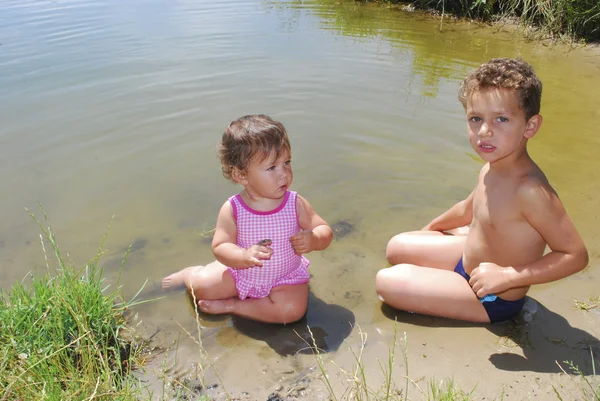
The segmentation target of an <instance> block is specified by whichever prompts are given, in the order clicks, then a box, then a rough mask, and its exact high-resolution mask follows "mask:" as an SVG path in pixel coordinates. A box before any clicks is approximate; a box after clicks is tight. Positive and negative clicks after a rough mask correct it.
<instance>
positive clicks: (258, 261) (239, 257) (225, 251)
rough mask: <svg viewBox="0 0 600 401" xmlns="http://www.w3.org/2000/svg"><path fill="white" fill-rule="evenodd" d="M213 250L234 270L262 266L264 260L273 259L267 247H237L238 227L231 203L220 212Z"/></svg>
mask: <svg viewBox="0 0 600 401" xmlns="http://www.w3.org/2000/svg"><path fill="white" fill-rule="evenodd" d="M212 250H213V253H214V255H215V258H217V260H218V261H219V262H221V263H222V264H224V265H225V266H229V267H231V268H234V269H246V268H248V267H254V266H262V265H263V263H262V259H269V258H270V257H271V252H270V251H269V249H268V248H267V247H265V246H261V245H253V246H251V247H250V248H248V249H244V248H241V247H239V246H238V245H237V227H236V225H235V218H234V217H233V210H232V208H231V203H230V202H229V201H226V202H225V203H224V204H223V206H222V207H221V210H220V211H219V216H218V217H217V227H216V229H215V235H214V237H213V241H212Z"/></svg>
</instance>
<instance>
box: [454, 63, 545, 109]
mask: <svg viewBox="0 0 600 401" xmlns="http://www.w3.org/2000/svg"><path fill="white" fill-rule="evenodd" d="M489 88H504V89H509V90H513V91H515V92H517V94H518V96H519V106H520V107H521V110H523V111H524V112H525V118H526V119H527V120H529V118H531V116H534V115H536V114H539V112H540V103H541V100H542V82H541V81H540V79H539V78H538V77H537V75H536V74H535V71H534V70H533V68H532V67H531V66H530V65H529V64H527V63H526V62H525V61H523V60H522V59H520V58H519V59H510V58H495V59H492V60H490V61H488V62H487V63H485V64H482V65H481V66H480V67H479V68H478V69H476V70H475V71H473V72H472V73H470V74H469V75H468V76H467V77H466V78H465V80H464V81H463V82H462V85H461V86H460V89H459V91H458V100H460V102H461V103H462V105H463V107H464V108H465V109H466V108H467V100H468V99H469V98H470V97H471V95H472V94H473V93H474V92H476V91H480V90H484V89H489Z"/></svg>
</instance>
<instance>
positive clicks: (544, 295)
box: [0, 0, 600, 392]
mask: <svg viewBox="0 0 600 401" xmlns="http://www.w3.org/2000/svg"><path fill="white" fill-rule="evenodd" d="M0 8H1V9H2V13H1V14H0V87H1V88H2V89H1V90H0V121H2V124H1V126H0V149H2V152H1V153H0V166H1V171H2V174H1V175H0V191H1V193H0V202H1V203H0V206H1V207H0V221H1V222H2V225H1V226H0V227H1V229H0V266H1V269H0V285H2V288H8V287H9V286H10V285H11V284H13V283H15V282H17V281H20V280H22V279H23V278H24V277H25V276H26V275H27V274H28V272H30V271H31V272H36V273H43V272H44V271H45V269H46V267H45V262H44V255H43V252H42V247H41V245H40V241H39V237H38V234H39V230H38V227H37V226H36V224H35V223H34V222H33V221H32V219H31V218H30V217H29V216H28V215H27V214H26V213H25V212H24V211H23V208H24V207H28V208H30V209H32V210H34V211H36V209H37V205H36V202H37V201H39V202H41V203H42V204H43V206H44V208H45V210H46V212H47V213H48V215H49V218H50V220H51V222H52V227H53V229H54V231H55V234H56V236H57V238H58V242H59V245H60V246H61V248H62V251H63V253H66V252H68V253H69V256H70V258H71V260H72V261H73V263H74V264H76V265H78V266H81V265H83V264H84V263H85V262H86V261H87V260H89V259H90V258H91V257H93V256H94V255H95V254H96V251H97V249H98V246H99V244H100V240H101V237H102V236H103V234H104V231H105V229H106V228H107V226H108V225H109V223H110V222H111V220H112V224H111V227H110V232H109V235H108V238H107V240H106V242H105V247H106V254H105V256H104V258H103V261H104V265H105V274H106V276H107V280H108V282H110V283H114V282H115V281H116V278H117V275H118V272H119V268H120V266H121V260H122V258H123V256H124V255H125V252H126V250H127V248H128V246H129V245H132V244H133V247H132V252H131V254H130V255H129V257H128V260H127V262H126V263H125V267H124V269H123V271H122V273H121V285H122V286H123V290H124V292H125V294H126V295H127V296H132V295H134V294H135V293H136V292H137V290H138V289H139V288H140V287H141V286H142V285H143V284H144V283H145V282H146V280H147V281H148V284H147V285H146V288H145V290H144V291H145V292H144V297H146V298H149V297H152V296H156V295H161V294H160V291H158V288H157V287H158V284H159V283H160V279H161V278H162V277H163V276H164V275H166V274H168V273H170V272H172V271H174V270H177V269H179V268H181V267H184V266H188V265H192V264H204V263H206V262H208V261H210V260H211V258H212V254H211V250H210V245H209V241H208V240H207V239H206V238H205V237H206V235H209V233H208V232H209V231H210V230H211V229H212V228H213V227H214V224H215V220H216V215H217V212H218V209H219V207H220V206H221V204H222V203H223V201H224V200H225V199H226V198H227V197H228V196H230V195H231V194H232V193H234V192H235V191H238V190H239V188H236V187H235V186H234V185H232V184H229V183H228V182H226V181H225V180H224V179H223V177H222V176H221V174H220V168H219V165H218V161H217V159H216V156H215V145H216V143H217V141H218V140H219V137H220V134H221V133H222V131H223V129H224V128H225V126H226V125H227V124H228V122H229V121H230V120H232V119H234V118H237V117H239V116H241V115H244V114H249V113H266V114H269V115H271V116H273V117H274V118H277V119H280V120H281V121H282V122H283V123H284V124H285V125H286V127H287V129H288V132H289V133H290V137H291V141H292V146H293V156H294V161H293V165H294V172H295V178H296V179H295V182H294V186H293V187H294V188H293V189H295V190H297V191H299V192H300V193H301V194H302V195H304V196H305V197H306V198H307V199H309V200H310V201H311V203H312V204H313V206H314V207H315V208H316V210H317V211H318V212H319V214H321V216H323V217H324V218H325V219H326V220H328V221H329V222H330V223H333V222H336V221H339V220H344V221H345V220H349V221H350V222H352V223H353V225H354V228H355V230H354V231H353V232H352V233H350V234H349V235H348V236H346V237H344V238H340V239H339V240H338V241H336V242H335V243H333V244H332V246H331V247H330V248H329V249H327V250H326V251H324V252H315V253H313V254H311V255H309V258H310V259H311V261H312V267H311V271H312V274H313V280H312V282H311V291H312V295H311V303H310V306H309V312H308V315H307V318H306V320H305V321H302V322H300V323H299V324H297V325H295V326H293V327H292V328H288V329H282V328H274V327H272V326H264V325H255V324H251V323H248V322H243V321H239V320H235V319H234V320H232V319H230V318H228V317H225V318H215V319H210V318H206V319H203V321H202V324H203V325H204V326H206V327H207V328H206V330H205V332H204V335H203V338H204V344H205V346H206V347H207V349H208V351H209V353H210V354H211V355H212V356H213V357H214V358H216V359H217V360H218V366H219V368H220V369H221V370H223V371H224V372H225V373H226V374H227V375H229V377H235V378H236V380H235V383H230V384H229V386H230V387H231V388H233V389H234V390H240V389H248V390H249V391H258V390H256V389H267V390H265V391H267V392H268V391H270V390H269V389H271V388H272V386H273V385H274V384H275V383H277V382H278V380H280V377H281V372H290V371H291V372H295V373H294V375H296V374H300V373H302V372H303V369H308V368H309V367H310V366H312V365H311V364H312V363H313V360H312V357H311V356H309V355H303V353H302V352H301V353H300V354H298V355H296V353H297V352H298V351H299V350H300V349H304V348H305V345H306V344H304V342H303V341H304V340H303V339H306V336H307V332H306V328H305V327H306V324H308V325H310V326H311V327H312V328H313V329H314V332H315V336H316V338H317V340H318V341H319V345H320V346H321V348H323V349H324V350H326V351H328V352H329V354H330V355H336V352H334V351H338V350H340V348H341V351H342V352H338V354H341V355H340V358H341V359H343V358H344V355H343V350H344V349H345V348H346V346H344V345H343V341H344V340H345V339H348V338H351V337H352V336H355V335H356V328H354V329H352V328H351V327H350V324H349V323H353V324H358V325H360V327H361V328H362V330H363V331H365V332H367V333H370V335H371V338H375V339H376V340H375V341H374V343H376V344H379V341H381V343H382V344H383V343H384V342H385V341H387V340H388V339H389V335H390V332H391V327H392V323H391V322H392V320H391V319H390V317H392V318H393V314H392V315H390V313H387V314H386V313H384V312H386V311H385V309H384V310H383V311H382V309H381V307H380V304H379V302H378V300H377V298H376V296H375V294H374V291H373V286H374V276H375V273H376V272H377V270H378V269H380V268H381V267H383V266H385V258H384V252H383V251H384V249H385V244H386V243H387V241H388V239H389V238H390V237H391V236H392V235H393V234H395V233H397V232H400V231H406V230H412V229H416V228H420V227H422V226H423V225H424V224H425V223H427V222H428V221H429V220H430V219H431V218H432V217H433V216H435V215H437V214H439V213H440V212H442V211H444V210H445V208H447V207H449V206H450V205H452V204H453V203H454V202H456V201H458V200H460V199H462V198H464V197H465V196H466V195H468V193H469V192H470V191H471V189H472V187H473V185H474V183H475V179H476V176H477V171H478V169H479V168H480V166H481V164H480V163H479V161H478V160H477V158H476V156H475V155H474V152H473V151H472V150H471V149H470V147H469V144H468V141H467V139H466V134H465V123H464V116H463V111H462V107H461V105H460V104H459V102H458V101H457V100H456V92H457V89H458V84H459V81H460V79H461V78H462V77H463V76H464V75H465V74H466V72H467V71H469V70H470V69H472V68H474V67H476V66H477V65H479V64H480V63H482V62H484V61H486V60H487V59H489V58H492V57H517V56H519V57H523V58H524V59H525V60H527V61H528V62H530V63H531V64H532V65H533V66H534V67H535V68H536V71H537V72H538V74H539V76H540V77H541V79H542V80H543V82H544V95H543V103H542V114H543V116H544V124H543V127H542V129H541V131H540V132H539V134H538V135H537V136H536V137H535V138H534V139H533V140H532V141H531V142H530V152H531V154H532V156H533V157H534V159H535V160H536V161H538V163H539V164H540V165H541V166H542V168H543V169H544V170H545V171H546V173H547V175H548V177H549V179H550V180H551V182H552V183H553V185H554V186H555V188H556V189H557V191H558V192H559V194H560V195H561V198H562V200H563V202H564V204H565V206H566V207H567V209H568V211H569V213H570V215H571V217H572V218H573V220H574V221H575V223H576V225H577V227H578V229H579V230H580V232H581V234H582V236H583V237H584V240H585V241H586V243H587V245H588V248H589V250H590V256H591V262H590V268H588V270H586V271H584V272H582V273H580V274H579V275H577V276H576V277H573V278H570V279H567V280H564V281H562V282H560V283H558V284H551V285H544V286H540V287H538V288H535V289H534V290H533V291H532V292H531V296H532V297H533V298H535V299H536V300H537V301H538V302H539V303H540V304H541V305H543V306H545V308H544V310H551V312H549V314H551V315H552V316H555V315H556V316H564V317H567V318H568V319H569V321H575V322H578V323H577V324H580V325H581V326H582V330H584V332H589V333H590V335H591V336H592V337H594V338H597V337H598V336H599V335H600V333H598V331H597V330H598V329H597V327H598V325H597V324H594V323H597V320H594V319H593V318H592V317H591V316H595V315H586V316H583V315H581V314H579V312H577V311H576V310H575V309H574V308H573V303H572V300H573V299H574V298H577V299H586V298H587V297H589V296H597V295H599V294H598V291H597V288H598V283H599V278H598V271H597V265H598V261H599V259H600V247H599V244H600V224H598V223H599V218H598V210H600V201H599V200H598V199H599V198H596V195H598V194H599V193H598V187H597V182H598V177H599V176H600V159H598V158H597V157H596V152H597V151H598V149H600V147H599V145H600V139H599V138H598V136H597V133H596V131H597V127H598V125H599V124H600V111H599V110H600V109H599V108H598V104H600V79H598V77H599V76H600V57H599V54H600V53H599V52H598V51H591V50H589V49H569V48H566V47H562V46H550V45H548V44H543V43H538V42H530V41H526V40H523V39H519V38H518V37H516V36H515V35H513V34H512V33H510V32H509V29H502V28H501V27H500V28H498V27H497V28H489V27H481V26H479V25H476V24H467V23H453V22H446V21H445V22H444V24H443V25H442V26H440V22H439V20H438V19H435V18H431V17H428V16H425V15H422V14H419V13H410V12H405V11H402V10H400V9H399V8H397V7H394V6H383V5H375V4H362V3H356V2H352V1H329V0H320V1H318V0H314V1H261V0H247V1H230V2H226V3H218V2H217V3H215V2H211V1H204V0H201V1H185V0H182V1H177V2H170V1H164V0H152V1H133V2H126V3H123V2H118V1H115V0H102V1H100V0H62V1H59V0H56V1H32V0H19V1H16V0H0ZM37 214H38V215H39V213H37ZM113 216H114V218H113ZM546 308H547V309H546ZM135 312H136V313H137V314H138V317H139V319H140V320H141V321H142V322H143V324H142V325H143V326H144V328H145V329H147V330H148V332H150V334H154V333H157V334H156V335H155V336H154V337H153V339H154V340H155V341H156V342H157V343H158V344H159V345H161V346H165V345H167V344H171V343H172V342H173V341H178V342H179V345H180V351H179V352H178V355H177V358H175V357H174V356H173V355H172V354H168V353H167V361H168V363H167V365H168V366H169V368H168V372H169V374H172V375H174V376H176V377H185V376H189V375H190V374H192V373H193V371H194V364H195V363H197V362H198V360H199V356H198V353H197V347H196V345H195V344H194V342H193V341H191V340H190V339H189V338H188V337H187V336H186V335H185V334H182V331H181V327H180V326H179V324H181V325H182V326H183V327H185V328H186V329H188V330H190V331H194V330H195V323H194V321H193V309H192V308H191V307H190V304H189V301H188V300H187V298H186V296H185V295H184V294H183V293H171V294H169V295H168V296H167V298H165V299H161V300H159V301H156V302H154V303H152V304H147V305H144V306H141V307H138V308H136V309H135ZM399 319H400V321H401V323H400V324H399V329H400V330H401V331H406V332H407V336H408V338H409V339H410V338H419V339H421V338H423V339H429V340H428V341H430V344H431V341H433V342H435V343H439V344H443V346H444V347H446V348H451V349H453V350H454V351H453V352H455V353H456V354H457V355H460V354H461V352H463V348H462V347H463V345H462V344H463V342H462V341H461V339H462V337H463V336H464V335H465V333H467V334H468V335H470V336H471V337H472V338H473V344H475V345H474V347H477V352H478V353H479V354H483V355H487V354H489V352H488V351H489V349H488V348H489V343H490V342H493V341H494V340H493V339H495V338H496V335H495V334H492V333H491V332H488V331H485V330H481V329H480V328H473V327H470V326H467V327H465V328H462V329H461V330H457V329H456V328H455V327H453V326H454V325H453V324H450V323H448V322H446V321H441V320H438V319H429V318H423V319H420V318H416V317H411V316H405V315H400V317H399ZM557 319H558V318H557ZM559 320H560V319H559ZM561 321H562V320H561ZM431 326H433V327H436V328H438V330H431ZM567 326H568V329H570V328H571V326H569V324H567ZM588 326H589V327H588ZM440 327H441V328H440ZM594 327H596V328H594ZM293 328H295V329H296V330H297V331H299V332H300V336H297V335H295V334H294V333H293V331H292V329H293ZM568 329H567V330H566V331H567V332H569V330H568ZM417 341H420V340H417ZM440 346H442V345H440ZM486 347H488V348H486ZM552 350H554V351H556V350H555V349H554V348H552ZM569 350H571V349H569ZM372 352H374V353H376V351H375V350H373V351H372ZM414 352H415V354H418V353H419V352H420V351H416V350H415V351H414ZM486 353H487V354H486ZM442 354H443V353H442ZM240 355H244V356H245V357H246V358H249V359H251V360H252V361H253V362H252V363H253V364H255V365H257V366H261V367H262V369H263V373H264V374H263V375H262V376H261V377H262V379H261V380H259V381H258V382H257V381H256V380H255V379H254V378H246V379H245V376H244V375H245V374H244V373H243V372H242V370H240V369H241V368H240V367H239V366H237V365H236V364H234V363H232V362H231V361H234V360H235V359H236V358H237V357H239V356H240ZM290 355H291V356H290ZM293 355H296V356H293ZM443 355H444V356H443V357H440V358H441V359H437V360H436V359H431V357H430V359H429V360H428V361H427V363H431V364H435V366H446V365H448V366H450V365H451V363H450V362H448V360H450V359H451V358H450V356H448V354H447V353H446V354H443ZM581 358H583V357H581ZM421 362H423V361H421ZM445 364H446V365H445ZM417 365H418V363H417ZM253 366H254V365H253ZM282 366H284V367H282ZM427 366H428V365H427V364H423V370H424V371H425V372H426V373H427V369H428V368H427ZM494 366H495V367H496V368H498V366H497V365H494ZM515 366H520V365H519V364H516V365H515ZM488 368H489V366H488ZM278 369H279V370H278ZM448 369H450V368H448ZM473 369H475V368H473ZM477 369H479V370H474V372H479V371H480V369H483V368H482V367H481V366H478V367H477ZM506 370H509V369H506ZM549 370H550V371H551V372H554V370H552V369H549ZM449 372H450V373H452V370H451V369H450V370H449ZM294 375H292V376H294ZM466 375H471V373H466ZM507 377H508V380H512V379H510V377H509V376H507Z"/></svg>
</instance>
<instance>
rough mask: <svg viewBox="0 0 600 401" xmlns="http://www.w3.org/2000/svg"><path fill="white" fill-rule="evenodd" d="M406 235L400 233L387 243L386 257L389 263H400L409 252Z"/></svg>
mask: <svg viewBox="0 0 600 401" xmlns="http://www.w3.org/2000/svg"><path fill="white" fill-rule="evenodd" d="M406 238H407V236H406V235H403V234H398V235H396V236H395V237H393V238H392V239H391V240H390V242H388V244H387V248H386V250H385V257H386V259H387V261H388V262H389V263H392V264H395V263H400V262H401V261H402V259H403V258H404V255H406V252H407V242H406Z"/></svg>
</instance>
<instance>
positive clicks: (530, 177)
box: [516, 168, 558, 211]
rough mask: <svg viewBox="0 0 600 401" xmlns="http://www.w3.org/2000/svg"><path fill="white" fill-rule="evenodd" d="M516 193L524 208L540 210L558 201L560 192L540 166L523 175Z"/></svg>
mask: <svg viewBox="0 0 600 401" xmlns="http://www.w3.org/2000/svg"><path fill="white" fill-rule="evenodd" d="M516 194H517V200H518V201H519V203H520V204H521V205H522V206H523V208H524V209H525V210H530V211H535V210H536V209H538V210H539V208H543V207H544V206H545V205H548V204H551V203H554V202H556V201H558V194H557V193H556V191H555V190H554V188H552V185H550V182H549V181H548V178H546V175H545V174H544V172H543V171H542V170H541V169H539V168H535V169H532V170H531V171H529V172H528V173H527V174H524V175H523V176H521V178H520V180H519V182H518V187H517V191H516Z"/></svg>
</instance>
